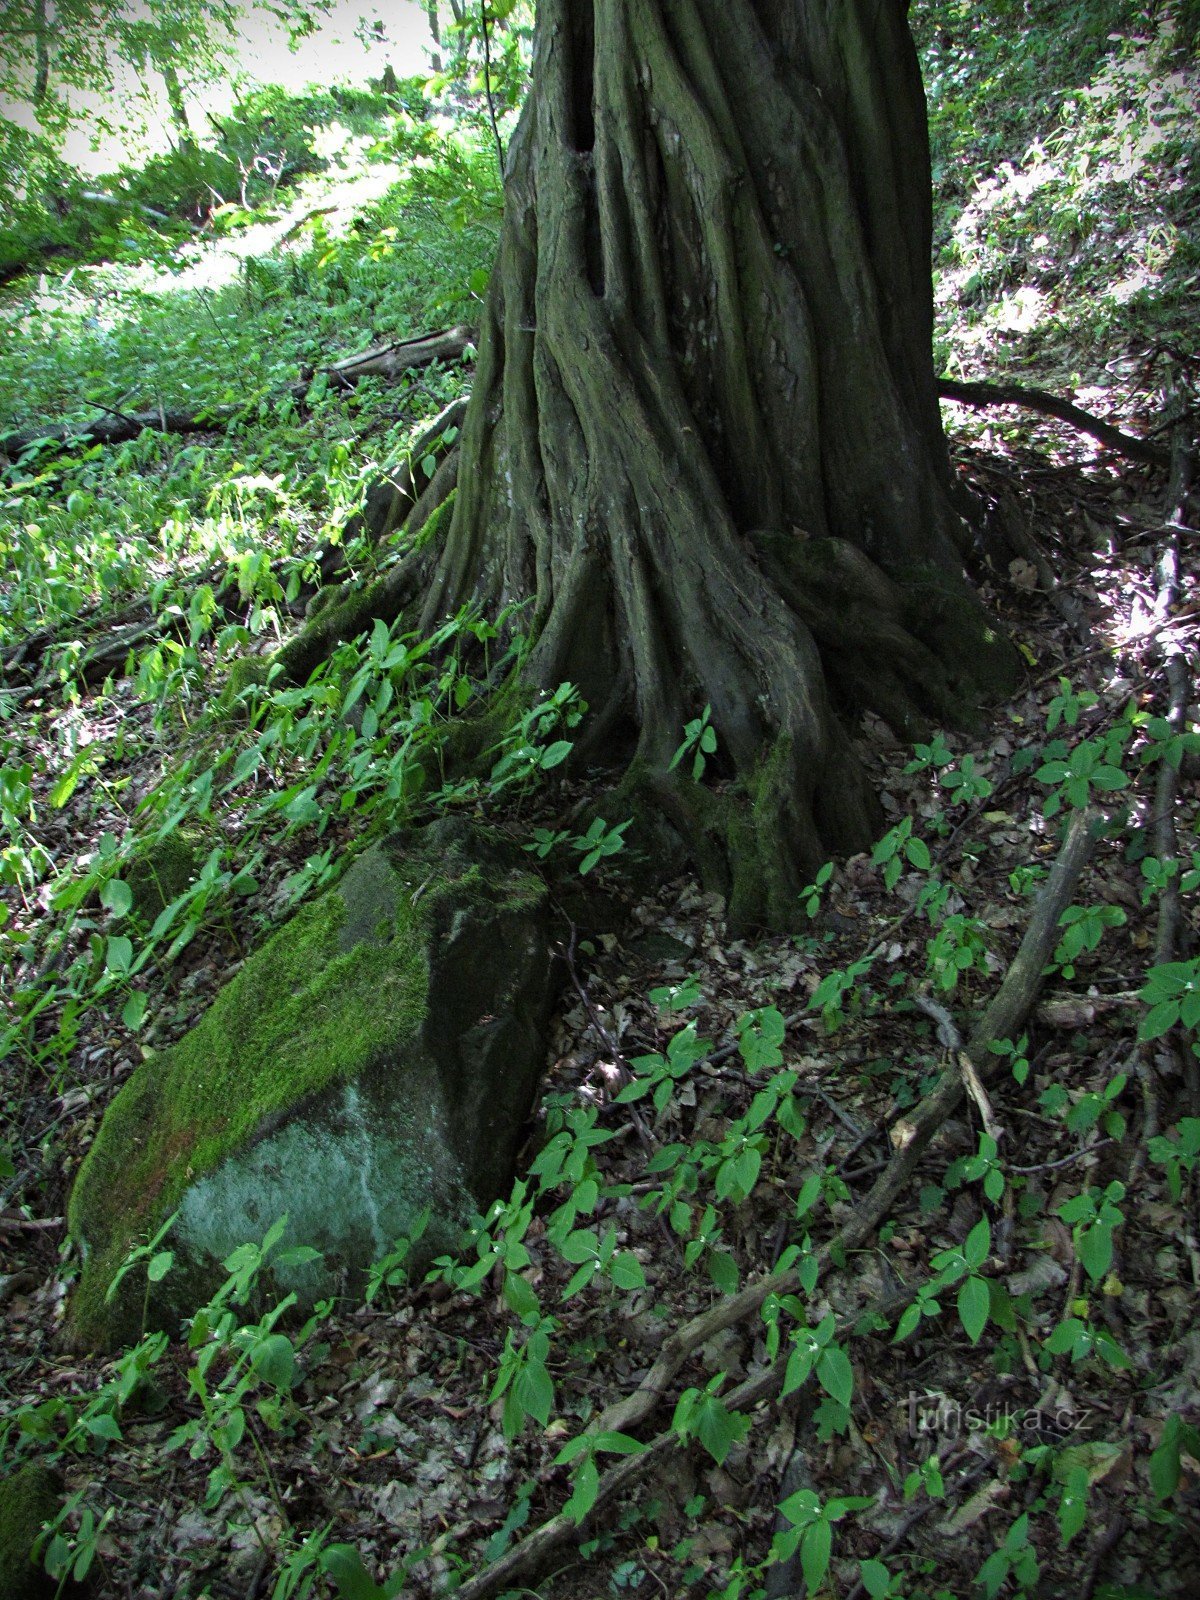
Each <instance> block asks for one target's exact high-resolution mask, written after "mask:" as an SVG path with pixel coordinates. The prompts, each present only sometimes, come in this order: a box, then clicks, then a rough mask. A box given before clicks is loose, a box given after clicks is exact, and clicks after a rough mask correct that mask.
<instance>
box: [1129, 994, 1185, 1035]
mask: <svg viewBox="0 0 1200 1600" xmlns="http://www.w3.org/2000/svg"><path fill="white" fill-rule="evenodd" d="M1178 1021H1179V1001H1178V1000H1160V1001H1159V1002H1158V1004H1157V1005H1155V1006H1151V1007H1150V1010H1149V1011H1148V1012H1147V1013H1146V1015H1145V1016H1144V1017H1143V1018H1142V1025H1141V1027H1140V1028H1139V1029H1138V1038H1139V1039H1160V1038H1161V1037H1162V1035H1163V1034H1164V1033H1169V1032H1170V1030H1171V1029H1172V1028H1173V1027H1174V1026H1175V1024H1176V1023H1177V1022H1178Z"/></svg>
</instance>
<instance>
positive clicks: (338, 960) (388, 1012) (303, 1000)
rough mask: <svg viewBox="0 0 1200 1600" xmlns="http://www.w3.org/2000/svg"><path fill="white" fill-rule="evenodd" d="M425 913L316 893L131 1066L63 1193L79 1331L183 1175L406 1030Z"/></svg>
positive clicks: (102, 1322)
mask: <svg viewBox="0 0 1200 1600" xmlns="http://www.w3.org/2000/svg"><path fill="white" fill-rule="evenodd" d="M422 914H423V913H422V902H421V901H418V903H417V906H416V907H415V908H414V906H413V905H412V903H411V901H410V900H409V899H408V898H407V897H406V896H402V895H397V896H395V897H394V898H393V899H392V900H391V901H390V902H387V901H385V900H383V899H376V900H373V901H371V902H370V903H366V904H361V903H355V902H354V901H353V900H352V901H351V903H349V904H347V902H346V900H345V899H344V898H343V896H342V895H341V894H340V893H339V892H337V891H334V892H333V893H331V894H328V895H325V896H323V897H322V898H321V899H320V900H318V901H317V902H315V903H314V904H313V905H311V906H308V907H306V908H305V909H303V910H302V911H301V912H300V913H299V914H298V915H297V916H296V917H294V918H293V919H292V921H291V922H289V923H288V924H287V926H286V927H284V928H282V929H281V930H280V931H279V932H278V933H277V934H275V935H274V936H273V937H272V938H271V939H269V940H268V941H267V943H266V944H265V945H264V946H263V948H262V949H261V950H259V951H258V952H256V953H255V954H254V955H253V956H252V957H251V958H250V959H249V960H248V961H247V962H246V965H245V966H244V967H243V968H242V970H241V971H240V972H239V973H238V974H237V976H236V977H235V978H234V979H233V981H232V982H231V983H230V984H228V985H227V986H226V988H225V989H223V990H222V991H221V993H220V994H219V995H218V997H217V999H216V1000H215V1001H214V1002H213V1004H212V1006H211V1007H210V1008H209V1010H208V1011H207V1012H206V1013H205V1015H204V1017H203V1018H202V1019H201V1021H200V1022H199V1023H198V1024H197V1025H196V1027H195V1028H193V1029H192V1031H191V1032H190V1033H189V1034H187V1035H186V1037H185V1038H184V1039H182V1040H181V1041H180V1043H179V1044H178V1045H177V1046H175V1047H174V1049H172V1050H171V1051H169V1052H167V1053H166V1054H165V1055H164V1056H162V1057H161V1058H152V1059H151V1060H150V1061H148V1062H146V1063H144V1064H143V1065H142V1067H140V1068H139V1069H138V1071H137V1072H135V1073H134V1075H133V1077H132V1078H131V1079H130V1080H129V1082H128V1083H127V1084H126V1085H125V1086H124V1087H123V1088H122V1090H121V1091H120V1093H119V1094H118V1095H117V1097H116V1099H115V1100H114V1101H113V1104H112V1106H111V1107H110V1108H109V1111H108V1113H107V1115H106V1116H105V1119H104V1123H103V1125H102V1127H101V1129H100V1133H99V1134H98V1136H97V1139H96V1142H95V1144H94V1145H93V1146H92V1149H91V1150H90V1151H89V1153H88V1156H87V1158H86V1160H85V1161H84V1163H83V1166H82V1168H81V1170H80V1174H79V1178H78V1180H77V1182H76V1185H75V1189H74V1192H73V1193H72V1196H71V1204H70V1216H69V1221H70V1227H71V1231H72V1233H73V1235H74V1236H75V1237H76V1238H83V1239H85V1240H86V1241H87V1244H88V1257H87V1259H86V1261H85V1264H84V1271H83V1275H82V1279H81V1282H80V1286H79V1291H78V1293H77V1296H76V1301H75V1305H74V1322H75V1325H76V1328H77V1330H78V1332H79V1334H80V1335H81V1337H83V1338H85V1339H87V1338H91V1337H97V1336H101V1335H99V1330H100V1329H102V1328H105V1327H106V1325H107V1324H108V1323H110V1322H111V1320H112V1317H113V1315H114V1313H112V1312H110V1311H109V1310H108V1308H106V1307H105V1306H104V1301H103V1296H104V1291H105V1289H106V1288H107V1286H108V1284H109V1283H110V1282H111V1281H112V1277H113V1275H114V1273H115V1272H116V1270H117V1269H118V1268H119V1266H120V1265H121V1263H122V1262H123V1261H124V1259H125V1256H126V1255H127V1253H128V1251H129V1248H130V1246H131V1245H132V1244H133V1243H135V1242H136V1241H137V1239H138V1238H139V1237H140V1236H142V1235H144V1234H145V1233H146V1232H147V1231H148V1230H150V1229H152V1228H154V1227H156V1226H157V1225H158V1224H159V1222H160V1221H161V1219H162V1218H164V1217H166V1216H167V1215H169V1214H170V1212H171V1211H173V1210H174V1209H175V1208H176V1207H177V1206H178V1204H179V1201H180V1199H181V1197H182V1195H183V1193H184V1191H185V1189H186V1188H187V1186H188V1185H189V1183H191V1182H192V1181H193V1180H194V1179H195V1178H196V1177H198V1176H199V1175H201V1174H203V1173H205V1172H209V1171H211V1170H213V1169H214V1168H215V1167H216V1166H217V1165H219V1164H220V1162H221V1161H222V1160H223V1159H224V1158H225V1157H226V1156H228V1155H229V1154H230V1153H231V1152H233V1151H234V1150H236V1149H238V1148H239V1147H240V1146H241V1145H243V1144H244V1143H245V1142H246V1141H247V1140H248V1139H249V1138H250V1137H251V1135H253V1134H254V1133H255V1132H256V1131H257V1130H259V1129H261V1128H262V1126H263V1125H264V1123H267V1122H269V1119H270V1118H271V1117H272V1115H274V1114H276V1113H280V1112H282V1111H284V1110H285V1109H287V1108H289V1107H292V1106H295V1105H296V1104H297V1102H298V1101H301V1100H303V1099H305V1098H307V1097H308V1096H311V1095H315V1094H317V1093H319V1092H320V1091H321V1090H322V1089H325V1088H326V1087H328V1086H329V1085H331V1084H333V1083H336V1082H344V1081H348V1080H350V1079H352V1078H353V1077H355V1076H356V1075H357V1074H358V1073H359V1072H361V1071H362V1070H363V1069H364V1067H365V1066H367V1065H369V1064H370V1063H371V1061H372V1060H373V1059H374V1058H375V1057H376V1056H377V1055H378V1054H379V1053H380V1052H381V1051H382V1050H383V1049H384V1048H385V1047H386V1046H389V1045H393V1044H394V1043H395V1042H396V1040H397V1039H398V1038H400V1037H403V1036H404V1035H406V1034H412V1033H413V1032H415V1030H416V1029H417V1027H418V1026H419V1024H420V1021H421V1019H422V1016H423V1014H424V1005H425V994H426V984H427V974H426V972H425V969H424V965H423V960H422V951H421V941H420V938H419V935H418V930H419V927H420V924H421V918H422ZM122 1315H123V1317H124V1318H125V1319H128V1317H129V1315H130V1310H129V1308H128V1307H126V1309H125V1311H124V1313H122ZM125 1328H126V1330H127V1328H128V1321H127V1320H126V1322H125ZM134 1331H135V1332H136V1328H135V1329H134Z"/></svg>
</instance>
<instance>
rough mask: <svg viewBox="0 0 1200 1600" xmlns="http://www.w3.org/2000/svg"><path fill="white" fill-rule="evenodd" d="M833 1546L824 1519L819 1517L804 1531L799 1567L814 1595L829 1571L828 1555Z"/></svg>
mask: <svg viewBox="0 0 1200 1600" xmlns="http://www.w3.org/2000/svg"><path fill="white" fill-rule="evenodd" d="M832 1546H833V1530H832V1529H831V1528H830V1526H829V1524H828V1522H826V1520H825V1518H824V1517H819V1518H818V1519H817V1520H816V1521H815V1522H813V1523H812V1524H811V1526H810V1527H809V1528H807V1529H806V1531H805V1534H804V1539H803V1541H802V1542H801V1545H800V1566H801V1568H802V1570H803V1572H804V1578H805V1582H806V1583H807V1584H808V1587H809V1589H810V1590H811V1591H812V1592H813V1593H814V1594H815V1593H816V1591H817V1590H818V1589H819V1588H820V1587H821V1583H822V1581H823V1580H824V1577H825V1574H826V1573H827V1572H828V1571H829V1555H830V1551H831V1549H832Z"/></svg>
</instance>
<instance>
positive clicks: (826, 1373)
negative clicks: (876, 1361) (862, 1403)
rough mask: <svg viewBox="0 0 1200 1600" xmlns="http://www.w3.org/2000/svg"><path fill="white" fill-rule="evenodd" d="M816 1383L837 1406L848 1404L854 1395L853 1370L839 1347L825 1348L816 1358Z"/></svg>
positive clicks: (848, 1359)
mask: <svg viewBox="0 0 1200 1600" xmlns="http://www.w3.org/2000/svg"><path fill="white" fill-rule="evenodd" d="M817 1382H818V1383H819V1384H820V1385H821V1387H822V1389H824V1390H825V1392H826V1394H830V1395H832V1396H833V1398H834V1399H835V1400H836V1401H837V1402H838V1404H839V1405H843V1406H848V1405H849V1404H850V1399H851V1396H852V1395H853V1393H854V1369H853V1367H852V1366H851V1365H850V1358H849V1356H847V1354H846V1352H845V1351H844V1350H843V1349H842V1347H841V1346H840V1345H836V1344H831V1345H828V1346H826V1348H825V1349H824V1350H822V1351H821V1354H820V1355H819V1356H818V1357H817Z"/></svg>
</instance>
